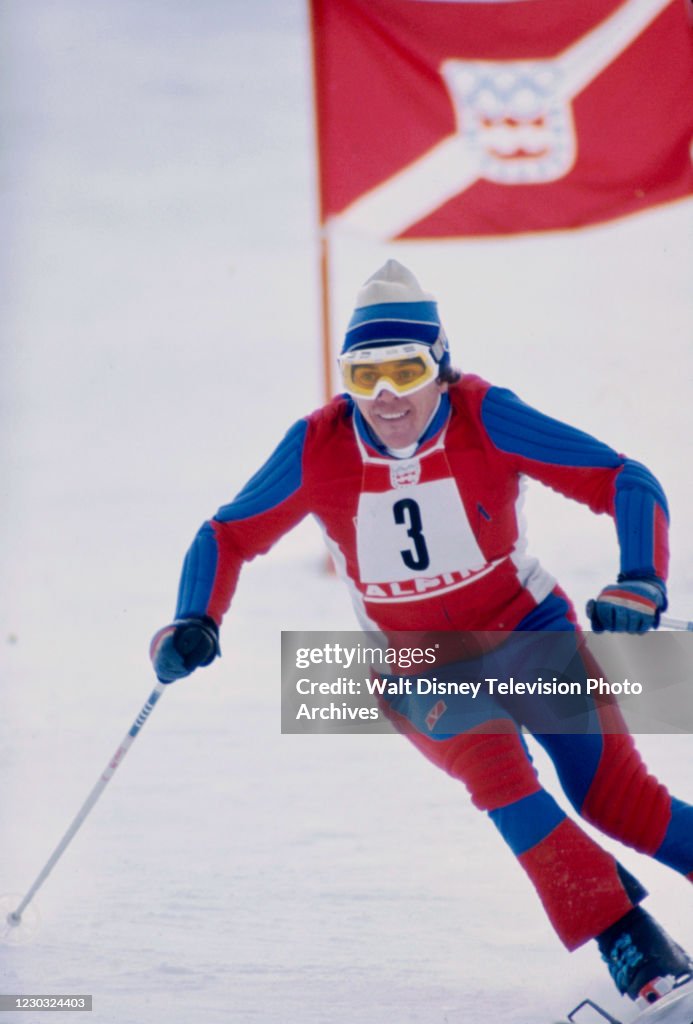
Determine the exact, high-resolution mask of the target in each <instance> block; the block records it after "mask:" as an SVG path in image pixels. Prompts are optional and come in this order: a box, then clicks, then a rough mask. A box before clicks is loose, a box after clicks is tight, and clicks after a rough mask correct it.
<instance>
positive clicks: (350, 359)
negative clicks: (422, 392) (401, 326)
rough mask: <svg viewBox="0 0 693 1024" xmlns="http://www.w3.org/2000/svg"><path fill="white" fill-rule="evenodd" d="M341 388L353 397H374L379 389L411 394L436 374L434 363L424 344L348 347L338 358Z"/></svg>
mask: <svg viewBox="0 0 693 1024" xmlns="http://www.w3.org/2000/svg"><path fill="white" fill-rule="evenodd" d="M338 361H339V368H340V370H341V372H342V380H343V382H344V389H345V391H348V393H349V394H350V395H353V396H354V397H355V398H377V397H378V395H379V394H380V392H381V391H383V390H385V389H386V390H388V391H391V392H392V393H393V394H394V395H413V394H414V392H416V391H419V389H420V388H423V387H426V385H427V384H430V383H431V381H432V380H435V379H436V378H437V376H438V364H437V363H436V361H435V359H434V358H433V356H432V355H431V350H430V348H429V347H428V346H427V345H417V344H414V343H410V344H405V345H391V346H389V347H388V348H371V349H352V350H351V351H350V352H345V353H344V355H341V356H340V357H339V360H338Z"/></svg>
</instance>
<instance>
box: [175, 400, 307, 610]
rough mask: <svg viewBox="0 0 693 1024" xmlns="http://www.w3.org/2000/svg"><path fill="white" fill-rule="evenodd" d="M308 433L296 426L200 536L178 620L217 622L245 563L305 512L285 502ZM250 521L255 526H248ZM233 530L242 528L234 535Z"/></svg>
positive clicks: (188, 563)
mask: <svg viewBox="0 0 693 1024" xmlns="http://www.w3.org/2000/svg"><path fill="white" fill-rule="evenodd" d="M307 430H308V422H307V420H299V421H298V423H295V424H294V425H293V427H291V429H290V430H289V431H288V433H287V434H286V436H285V437H284V439H283V440H282V441H281V442H280V444H279V445H278V446H277V448H276V449H275V451H274V452H273V453H272V455H270V457H269V459H268V460H267V462H266V463H265V464H264V465H263V466H262V467H261V469H259V470H258V472H257V473H255V475H254V476H253V477H251V479H250V480H249V481H248V483H247V484H246V485H245V487H243V488H242V490H241V491H240V492H239V493H238V494H237V495H236V497H235V498H234V499H233V501H231V502H230V503H229V504H228V505H222V506H221V508H220V509H219V510H218V511H217V513H216V515H215V516H214V517H213V518H212V519H211V520H209V521H208V522H206V523H204V524H203V525H202V527H201V528H200V529H199V530H198V532H197V535H196V537H195V539H194V540H193V543H192V545H191V547H190V549H189V550H188V553H187V555H186V557H185V561H184V563H183V571H182V573H181V578H180V584H179V587H178V601H177V604H176V618H183V617H185V616H187V615H211V616H212V618H214V619H215V620H216V621H217V622H218V621H220V618H221V615H222V614H223V612H224V611H225V609H226V607H227V605H228V602H229V600H230V598H231V594H232V593H233V590H234V589H235V584H236V581H237V579H238V575H239V573H240V569H241V565H242V564H243V562H244V561H246V560H247V559H248V558H252V557H253V555H254V554H256V553H258V552H260V551H262V550H267V549H268V548H269V547H271V545H272V543H274V541H276V540H277V539H278V538H279V537H280V536H281V535H282V534H283V533H286V531H287V530H289V529H290V528H291V527H292V526H293V525H295V523H296V522H297V521H298V520H299V519H300V518H302V515H303V512H301V511H297V510H295V509H291V511H289V504H290V503H289V499H290V498H291V497H292V496H294V495H295V494H296V493H297V492H298V491H299V490H300V489H301V484H302V482H303V448H304V444H305V439H306V432H307ZM272 513H274V514H272ZM249 519H254V522H253V523H252V524H250V523H248V524H247V525H246V523H245V520H249ZM236 524H241V528H240V529H234V527H235V526H236Z"/></svg>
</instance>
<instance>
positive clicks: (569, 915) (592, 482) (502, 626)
mask: <svg viewBox="0 0 693 1024" xmlns="http://www.w3.org/2000/svg"><path fill="white" fill-rule="evenodd" d="M526 477H531V478H533V479H535V480H539V481H541V482H542V483H543V484H546V485H547V486H549V487H551V488H553V489H554V490H556V491H559V492H560V493H561V494H563V495H565V496H567V497H569V498H573V499H575V500H577V501H579V502H582V503H584V504H586V505H588V506H589V507H590V508H591V509H592V511H594V512H596V513H602V512H605V513H608V514H609V515H611V516H613V518H614V520H615V524H616V531H617V536H618V542H619V548H620V559H621V560H620V572H621V573H622V574H624V576H625V577H626V578H627V577H629V576H630V577H632V578H637V577H639V578H643V577H644V578H648V577H649V578H657V579H660V580H665V579H666V574H667V560H668V547H667V529H668V511H667V504H666V498H665V496H664V493H663V491H662V488H661V487H660V485H659V483H658V482H657V480H656V479H655V478H654V476H653V475H652V474H651V473H650V472H649V470H647V469H646V468H645V467H644V466H642V465H640V464H639V463H637V462H634V461H632V460H630V459H628V458H626V457H624V456H622V455H619V454H618V453H616V452H615V451H614V450H613V449H611V448H609V447H608V446H607V445H605V444H603V443H601V442H600V441H597V440H596V439H595V438H593V437H591V436H590V435H588V434H586V433H583V432H582V431H579V430H576V429H574V428H572V427H570V426H567V425H566V424H564V423H561V422H559V421H557V420H554V419H551V418H549V417H547V416H545V415H543V414H542V413H539V412H537V411H536V410H534V409H532V408H530V407H529V406H527V405H525V404H524V403H523V402H521V401H520V400H519V399H518V398H517V397H516V396H515V395H514V394H513V393H512V392H510V391H507V390H505V389H502V388H498V387H494V386H491V385H489V384H488V383H486V382H485V381H483V380H481V379H480V378H478V377H475V376H473V375H469V374H466V375H464V376H463V377H462V379H461V381H460V382H459V383H457V384H455V385H452V386H451V387H450V389H449V392H448V393H447V394H444V395H443V396H442V398H441V402H440V405H439V407H438V409H437V411H436V413H435V415H434V417H433V420H432V422H431V423H430V424H429V427H428V429H427V431H426V433H425V434H424V436H423V438H422V439H421V441H420V443H419V446H418V448H417V450H416V452H415V453H414V455H412V457H411V458H406V459H399V458H394V457H392V456H391V455H389V454H388V453H387V452H386V451H384V450H383V449H382V447H381V446H380V445H379V443H378V441H377V440H376V439H375V438H374V437H373V435H372V434H371V433H370V431H369V429H368V427H367V425H366V424H365V422H364V420H363V418H362V417H361V415H360V413H359V411H358V409H357V408H356V407H355V406H354V404H353V403H352V401H351V400H350V399H349V398H348V397H346V396H339V397H337V398H335V399H333V400H332V401H331V402H330V403H328V404H327V405H325V406H324V407H322V408H320V409H318V410H317V411H316V412H314V413H312V414H311V415H310V416H308V417H306V418H305V419H302V420H300V421H299V422H298V423H296V424H295V425H294V426H293V427H292V428H291V429H290V430H289V432H288V433H287V435H286V437H285V438H284V439H283V441H282V442H281V443H280V444H279V446H278V447H277V449H276V450H275V452H274V453H273V455H272V456H271V457H270V458H269V460H268V461H267V462H266V463H265V465H264V466H263V467H262V468H261V469H260V470H259V471H258V472H257V473H256V474H255V476H253V477H252V479H251V480H250V481H249V482H248V484H247V485H246V486H245V487H244V488H243V490H242V491H241V492H240V493H239V494H238V495H237V497H236V498H235V499H234V500H233V501H232V502H231V503H230V504H228V505H224V506H222V507H221V508H220V509H219V511H218V512H217V514H216V515H215V516H214V517H213V518H212V519H211V520H209V521H208V522H206V523H205V524H204V525H203V526H202V527H201V529H200V530H199V532H198V534H197V536H196V538H195V540H194V542H193V544H192V547H191V548H190V550H189V552H188V555H187V557H186V560H185V564H184V567H183V573H182V577H181V583H180V589H179V595H178V605H177V611H176V615H177V617H178V618H183V617H185V616H190V615H208V616H211V617H212V618H213V619H214V620H215V621H216V622H217V623H220V622H221V620H222V617H223V615H224V613H225V612H226V610H227V608H228V606H229V604H230V602H231V599H232V596H233V593H234V590H235V587H236V583H237V580H238V576H239V572H240V569H241V566H242V564H243V563H244V562H247V561H249V560H250V559H252V558H254V557H255V556H256V555H258V554H261V553H264V552H266V551H268V550H269V549H270V548H271V546H272V545H273V544H274V543H275V542H276V541H277V540H278V539H279V538H280V537H281V536H282V535H283V534H284V533H286V532H287V531H288V530H290V529H291V528H292V527H293V526H295V525H296V524H297V523H298V522H299V521H300V520H301V519H303V517H304V516H306V515H307V514H308V513H310V514H312V515H313V516H314V517H315V518H316V520H317V521H318V523H319V524H320V526H321V528H322V530H323V533H324V536H325V539H326V542H327V544H328V547H329V549H330V551H331V553H332V555H333V558H334V561H335V564H336V567H337V570H338V571H339V572H340V573H341V574H342V575H343V577H344V578H345V580H346V582H347V585H348V586H349V588H350V591H351V595H352V599H353V603H354V607H355V610H356V613H357V617H358V619H359V621H360V623H361V625H362V627H363V628H364V629H377V630H382V631H385V632H386V633H387V632H388V631H400V630H404V631H406V630H416V631H417V632H421V631H432V632H442V631H451V630H457V631H462V630H463V631H490V630H504V631H521V630H539V631H544V630H561V631H575V630H577V629H578V627H577V620H576V616H575V612H574V609H573V608H572V606H571V604H570V602H569V600H568V598H567V597H566V595H565V594H564V593H563V592H562V591H561V590H560V588H559V587H558V586H557V585H556V582H555V580H554V579H553V578H552V577H551V576H550V575H549V574H548V573H546V572H545V571H544V570H543V569H542V568H541V566H540V565H539V563H538V562H537V561H536V559H534V558H531V557H530V556H529V555H528V554H527V552H526V550H525V539H524V534H523V525H522V515H521V502H522V491H523V486H524V482H525V478H526ZM601 713H603V714H604V715H605V716H619V712H618V709H617V708H616V707H613V706H612V707H610V708H607V709H604V710H603V712H601ZM425 715H426V708H425V707H424V708H421V707H409V708H407V707H406V706H404V705H400V706H395V707H393V709H392V711H391V717H392V719H393V720H394V721H395V722H396V723H397V721H398V719H401V722H400V724H401V725H402V727H403V728H402V731H404V732H405V733H406V735H407V736H408V737H409V738H410V739H411V740H412V742H413V743H414V744H415V745H416V746H417V747H418V748H419V749H420V750H421V751H422V752H423V753H424V754H425V755H426V756H427V757H429V758H430V759H431V760H432V761H433V762H434V763H435V764H436V765H438V766H440V767H442V768H444V769H445V770H446V771H447V772H449V773H450V774H451V775H452V776H454V777H456V778H459V779H460V780H461V781H462V782H464V784H465V785H466V787H467V788H468V790H469V792H470V794H471V798H472V800H473V802H474V804H475V806H477V807H478V808H479V809H481V810H484V811H486V812H488V814H489V815H490V817H491V818H492V820H493V821H494V823H495V824H496V826H497V827H498V829H499V831H500V832H501V834H502V836H503V838H504V839H505V840H506V842H507V843H508V844H509V846H510V848H511V849H512V851H513V852H514V853H515V855H516V856H517V858H518V860H519V861H520V863H521V864H522V866H523V868H524V869H525V871H526V872H527V874H528V876H529V877H530V879H531V881H532V882H533V884H534V886H535V887H536V889H537V891H538V893H539V896H540V898H541V900H542V903H543V905H544V907H545V909H546V912H547V914H548V916H549V918H550V920H551V922H552V924H553V926H554V928H555V929H556V931H557V933H558V935H559V936H560V938H561V939H562V941H563V942H564V943H565V945H566V946H567V947H568V948H570V949H573V948H576V947H577V946H579V945H581V944H582V943H583V942H585V941H587V940H588V939H590V938H593V937H594V936H596V935H597V934H599V933H600V932H601V931H603V930H604V929H605V928H607V927H608V926H609V925H611V924H612V923H614V922H615V921H616V920H618V919H619V918H620V917H622V916H623V915H624V914H625V913H627V911H628V910H630V909H631V907H632V906H633V905H634V904H636V903H638V902H639V901H640V900H641V899H642V898H643V897H644V895H645V891H644V890H643V889H642V887H641V886H640V884H639V883H638V882H637V881H636V880H635V879H634V878H632V876H630V875H629V874H628V873H627V872H625V870H623V869H622V868H621V866H620V865H619V864H618V863H617V861H616V860H615V859H614V858H613V857H612V856H611V855H610V854H609V853H607V852H605V851H604V850H602V849H601V847H600V846H599V845H598V844H596V843H595V842H594V841H593V840H592V839H591V838H589V837H588V836H587V835H586V833H585V832H584V831H583V830H582V829H581V828H580V827H579V826H578V824H577V823H576V822H574V821H573V820H572V819H571V818H569V817H568V816H567V815H566V814H565V813H564V812H563V811H562V809H561V808H560V807H559V805H558V804H557V803H556V801H555V800H554V799H553V797H552V796H551V795H550V794H549V793H548V792H547V791H545V790H544V789H543V787H542V786H541V784H540V782H539V779H538V777H537V773H536V771H535V769H534V767H533V764H532V761H531V758H530V756H529V753H528V751H527V748H526V745H525V742H524V740H523V738H522V735H521V731H520V728H519V726H518V724H517V722H516V721H514V720H513V717H512V715H510V714H509V713H508V712H507V711H506V710H504V709H503V708H502V707H501V706H500V705H498V704H494V702H493V701H489V702H487V705H486V710H485V712H484V713H483V715H482V718H483V721H479V720H478V717H477V718H475V720H474V721H473V722H470V725H469V728H464V729H461V730H460V731H459V732H458V733H456V734H455V735H452V736H450V735H445V734H443V733H440V734H437V733H436V730H435V729H427V728H425V727H421V726H420V724H418V723H420V721H421V718H422V716H423V717H424V719H425ZM611 725H613V722H612V723H611ZM489 726H490V727H491V728H489ZM536 738H537V739H538V741H539V742H540V743H541V744H542V745H543V746H544V747H545V749H546V750H547V751H548V753H549V755H550V756H551V758H552V760H553V762H554V764H555V766H556V769H557V772H558V775H559V778H560V780H561V784H562V786H563V788H564V790H565V792H566V794H567V796H568V798H569V799H570V801H571V803H572V805H573V806H574V807H575V808H576V810H577V811H578V812H579V814H580V815H582V817H583V818H585V819H586V820H587V821H589V822H591V823H592V824H594V825H596V826H598V827H599V828H600V829H601V830H602V831H603V832H604V833H606V834H608V835H610V836H613V837H615V838H617V839H619V840H621V841H622V842H624V843H625V844H627V845H629V846H632V847H634V848H635V849H637V850H639V851H641V852H644V853H647V854H649V855H651V856H653V857H655V858H656V859H657V860H659V861H661V862H662V863H664V864H667V865H669V866H670V867H672V868H674V869H675V870H677V871H679V872H681V873H682V874H684V875H686V876H688V877H689V878H690V879H691V880H693V807H691V806H689V805H687V804H685V803H684V802H683V801H680V800H677V799H675V798H673V797H671V796H670V795H669V793H668V792H667V790H666V789H665V787H664V786H663V785H661V784H660V783H659V782H658V781H657V780H656V779H655V778H654V777H653V776H652V775H650V774H649V773H648V771H647V769H646V767H645V765H644V764H643V763H642V760H641V758H640V755H639V754H638V752H637V750H636V748H635V745H634V743H633V740H632V737H630V736H629V735H628V734H627V731H626V729H625V727H623V726H622V723H621V725H620V726H619V727H618V728H611V727H609V723H608V722H607V721H606V719H605V728H604V731H597V732H596V733H591V734H588V735H538V736H537V737H536Z"/></svg>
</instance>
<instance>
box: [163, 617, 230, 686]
mask: <svg viewBox="0 0 693 1024" xmlns="http://www.w3.org/2000/svg"><path fill="white" fill-rule="evenodd" d="M220 653H221V652H220V650H219V627H218V626H217V624H216V622H215V621H214V619H212V618H210V617H209V615H205V616H204V617H202V618H198V617H196V616H190V617H189V618H187V619H176V621H175V622H172V623H171V625H170V626H164V628H163V629H160V630H159V632H158V633H155V634H154V637H153V639H152V643H151V647H150V649H149V654H150V657H151V659H152V662H153V664H154V671H155V672H156V676H157V679H158V680H159V682H160V683H172V682H174V680H176V679H182V678H183V676H189V675H190V673H191V672H193V671H194V670H195V669H196V668H199V667H200V666H201V665H209V664H210V662H212V661H214V659H215V658H216V656H217V655H218V654H220Z"/></svg>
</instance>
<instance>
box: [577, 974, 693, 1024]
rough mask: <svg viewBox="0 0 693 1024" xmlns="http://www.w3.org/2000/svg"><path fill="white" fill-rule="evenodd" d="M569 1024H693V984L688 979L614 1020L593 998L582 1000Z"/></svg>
mask: <svg viewBox="0 0 693 1024" xmlns="http://www.w3.org/2000/svg"><path fill="white" fill-rule="evenodd" d="M568 1022H569V1024H693V983H691V980H690V979H688V980H686V981H685V982H683V983H682V984H680V985H679V986H677V987H675V988H673V989H672V990H671V992H668V993H667V994H666V995H665V996H661V998H659V999H658V1000H657V1001H656V1002H655V1003H652V1005H651V1006H645V1007H644V1009H642V1010H640V1012H639V1013H636V1015H635V1016H634V1017H629V1018H628V1020H627V1021H625V1020H622V1019H621V1018H620V1017H614V1016H613V1014H611V1013H609V1012H608V1011H607V1010H605V1009H604V1008H603V1007H602V1006H599V1004H598V1003H595V1002H594V1001H593V1000H592V999H583V1001H582V1002H581V1003H580V1004H579V1005H578V1006H576V1007H575V1009H574V1010H571V1012H570V1013H569V1014H568Z"/></svg>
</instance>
